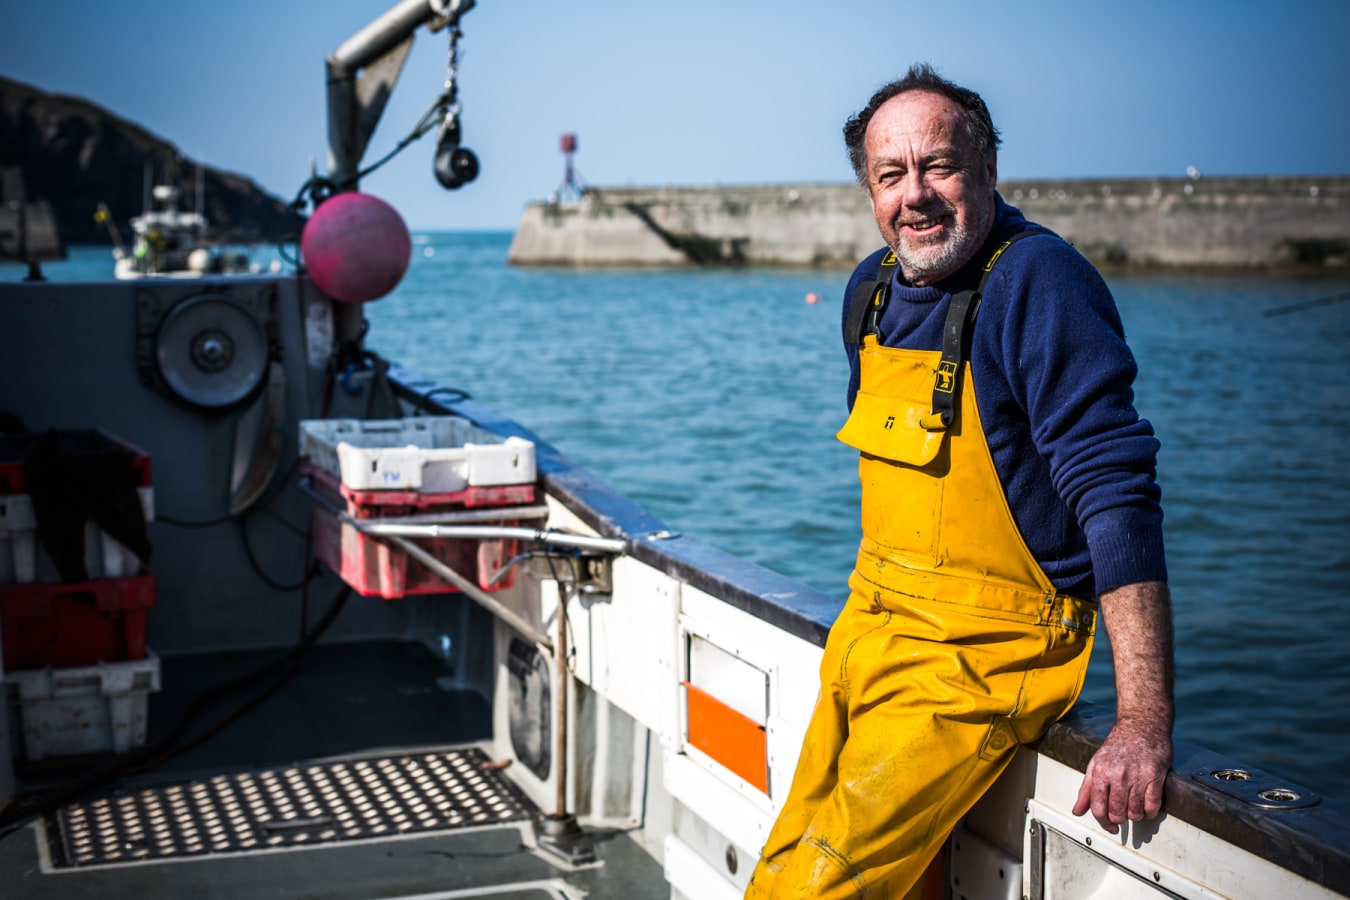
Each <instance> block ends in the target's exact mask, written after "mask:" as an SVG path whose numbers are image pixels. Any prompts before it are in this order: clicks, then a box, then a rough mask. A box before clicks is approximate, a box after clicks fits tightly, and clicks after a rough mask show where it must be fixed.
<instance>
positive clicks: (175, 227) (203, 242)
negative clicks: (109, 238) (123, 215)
mask: <svg viewBox="0 0 1350 900" xmlns="http://www.w3.org/2000/svg"><path fill="white" fill-rule="evenodd" d="M148 182H149V177H148V173H147V197H146V203H145V209H144V211H143V212H142V213H141V214H140V215H139V216H134V217H132V219H131V234H132V244H131V247H130V248H127V247H126V246H124V245H123V244H122V241H121V238H120V236H119V235H118V234H117V232H116V230H115V229H113V228H112V225H111V222H110V221H109V219H110V216H109V213H108V209H107V207H106V206H101V207H99V210H98V212H97V213H96V214H95V217H96V218H97V219H98V220H99V221H102V222H104V223H105V224H107V225H108V228H109V232H110V233H111V234H112V235H113V261H114V265H113V277H115V278H122V279H127V278H146V277H149V276H161V275H162V276H168V277H178V278H195V277H198V276H201V275H230V274H238V273H241V272H250V271H255V268H254V267H253V266H252V264H251V263H250V261H249V257H248V254H247V253H245V252H243V251H242V250H238V249H231V248H226V247H224V246H222V245H220V244H218V243H217V242H216V241H214V240H212V239H211V238H210V236H209V226H210V223H209V222H208V221H207V219H206V216H205V215H203V214H202V213H201V211H200V208H201V205H202V204H201V194H202V191H201V177H200V173H199V174H198V190H197V206H198V209H197V210H193V211H187V210H181V209H179V208H178V201H179V196H180V194H181V193H182V192H181V191H180V190H179V189H178V188H177V187H176V186H175V185H172V184H156V185H153V186H151V185H149V183H148Z"/></svg>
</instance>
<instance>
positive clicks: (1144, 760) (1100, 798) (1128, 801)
mask: <svg viewBox="0 0 1350 900" xmlns="http://www.w3.org/2000/svg"><path fill="white" fill-rule="evenodd" d="M1141 724H1142V723H1133V722H1117V723H1116V725H1115V727H1113V728H1112V729H1111V733H1110V734H1108V735H1107V736H1106V740H1105V741H1104V742H1103V743H1102V745H1101V747H1099V748H1098V749H1097V752H1096V753H1095V754H1093V756H1092V759H1091V761H1090V762H1088V767H1087V775H1086V776H1084V778H1083V786H1082V787H1080V788H1079V789H1078V802H1077V803H1075V804H1074V805H1073V814H1074V815H1075V816H1081V815H1082V814H1083V813H1085V812H1087V811H1088V809H1091V810H1092V815H1093V818H1095V819H1096V820H1097V821H1098V822H1100V823H1101V824H1102V827H1103V828H1105V829H1106V830H1107V831H1109V832H1110V833H1111V834H1115V833H1116V832H1118V831H1119V830H1120V825H1121V823H1123V822H1125V821H1126V820H1127V819H1128V820H1130V821H1134V822H1138V821H1140V820H1143V819H1153V818H1156V817H1157V815H1158V813H1159V812H1161V811H1162V800H1163V784H1164V783H1165V782H1166V781H1167V772H1168V770H1169V769H1170V768H1171V766H1172V736H1171V734H1170V733H1169V731H1168V730H1164V729H1159V728H1157V727H1156V726H1154V727H1148V726H1144V727H1141Z"/></svg>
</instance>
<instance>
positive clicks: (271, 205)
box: [0, 78, 301, 244]
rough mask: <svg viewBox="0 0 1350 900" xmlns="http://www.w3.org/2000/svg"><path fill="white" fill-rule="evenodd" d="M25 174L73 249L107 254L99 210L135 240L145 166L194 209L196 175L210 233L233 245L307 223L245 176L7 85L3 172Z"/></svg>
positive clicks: (77, 105)
mask: <svg viewBox="0 0 1350 900" xmlns="http://www.w3.org/2000/svg"><path fill="white" fill-rule="evenodd" d="M6 166H15V167H18V168H19V169H21V170H22V173H23V181H24V191H25V193H26V195H27V198H28V199H29V200H36V201H43V200H45V201H46V202H47V203H48V204H49V205H50V208H51V210H52V212H53V214H54V215H55V219H56V222H57V226H58V228H59V229H60V233H61V237H62V238H63V239H64V240H65V242H66V243H70V244H99V243H101V244H106V243H109V241H110V239H109V236H108V232H107V229H106V227H105V226H104V225H102V224H99V223H97V222H95V221H94V212H95V210H97V208H98V206H99V204H100V203H103V204H106V205H107V206H108V210H109V212H110V213H111V214H112V221H113V222H114V223H115V224H117V225H118V227H119V228H121V229H122V231H123V237H124V239H125V238H129V237H130V227H129V226H128V225H127V222H128V221H129V220H130V219H131V217H132V216H134V215H137V214H139V213H140V212H141V211H142V209H143V207H144V193H145V190H144V184H145V173H146V170H147V166H148V167H149V170H150V171H151V172H152V177H153V178H154V180H155V183H157V184H173V185H175V186H176V187H178V189H179V191H180V192H181V196H182V197H183V198H185V200H186V203H185V204H182V206H183V208H187V209H192V208H194V206H193V204H194V201H193V198H194V197H195V196H196V183H197V177H198V175H197V172H198V168H200V170H201V177H202V181H203V196H204V200H205V203H204V209H203V210H202V212H203V213H204V214H205V216H206V218H207V220H208V221H209V222H210V223H211V226H212V230H213V231H215V232H217V234H218V236H219V237H220V238H221V239H222V240H227V241H230V242H241V243H242V242H249V241H264V240H266V241H271V240H277V239H279V238H281V237H283V236H285V235H288V234H298V233H299V229H300V225H301V220H300V218H299V217H298V216H297V215H296V214H295V213H294V212H292V211H291V209H290V208H289V207H288V206H287V205H286V203H285V202H284V201H282V200H279V199H278V198H276V197H273V196H270V195H269V194H267V193H265V192H264V191H263V190H261V189H260V188H259V187H258V186H257V185H256V184H254V183H253V182H252V181H250V180H249V179H247V178H245V177H243V176H242V175H235V174H232V173H229V172H221V171H219V170H216V169H212V168H209V167H207V166H201V167H199V166H198V164H197V163H195V162H193V161H191V160H189V159H187V158H186V157H184V156H183V155H182V153H180V152H179V150H178V148H177V147H175V146H173V144H171V143H169V142H168V141H166V140H164V139H163V138H160V137H158V136H156V135H154V134H151V133H150V132H148V131H146V130H145V129H143V128H141V127H139V126H137V125H134V124H132V123H131V122H128V121H126V120H125V119H121V118H118V117H117V116H115V115H113V114H112V113H110V112H108V111H107V110H105V109H102V108H100V107H98V106H95V105H94V104H92V103H89V102H87V101H85V100H81V99H79V98H77V97H68V96H64V95H61V94H48V93H46V92H44V91H41V90H38V89H37V88H34V87H31V86H29V85H26V84H22V83H20V82H17V81H11V80H9V79H6V78H0V167H6Z"/></svg>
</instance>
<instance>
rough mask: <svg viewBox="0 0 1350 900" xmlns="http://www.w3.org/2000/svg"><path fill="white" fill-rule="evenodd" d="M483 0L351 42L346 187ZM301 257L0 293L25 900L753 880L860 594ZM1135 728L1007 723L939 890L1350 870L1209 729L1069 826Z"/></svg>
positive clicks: (1342, 879) (1286, 785) (1340, 821)
mask: <svg viewBox="0 0 1350 900" xmlns="http://www.w3.org/2000/svg"><path fill="white" fill-rule="evenodd" d="M473 5H474V4H473V2H472V0H404V2H401V3H399V4H398V5H397V6H395V7H394V8H393V9H391V10H390V11H389V12H387V13H386V14H385V15H383V16H381V17H380V18H379V19H377V20H376V21H375V22H373V23H371V25H369V26H368V27H367V28H365V29H363V30H361V31H360V32H358V33H357V34H356V35H354V36H353V37H352V38H351V39H350V40H349V41H348V42H346V43H344V44H343V45H342V46H341V47H340V48H339V49H338V50H337V51H335V53H334V54H333V55H332V56H331V57H330V59H329V69H330V71H329V76H330V79H329V83H330V91H329V98H330V103H331V104H333V106H332V107H331V108H330V132H331V134H330V145H331V148H332V149H331V154H332V161H333V165H332V173H331V175H330V179H331V182H332V183H333V184H336V185H338V186H339V187H341V188H343V189H347V190H348V192H349V193H350V192H351V191H350V189H351V188H354V187H355V184H354V182H355V178H354V176H355V174H356V173H357V172H358V167H359V161H360V158H361V155H362V149H363V147H364V142H365V136H367V135H368V132H361V131H357V130H354V129H358V128H362V129H368V128H373V127H374V124H373V120H375V119H378V115H373V116H372V115H369V114H368V111H369V109H370V108H372V107H371V105H372V104H375V105H378V104H382V102H383V98H384V97H385V96H387V94H388V88H389V87H391V86H392V81H388V80H386V82H384V83H378V84H377V83H376V82H366V79H367V78H384V79H389V77H390V76H389V73H390V72H391V70H392V71H393V73H394V74H393V78H396V77H397V69H398V68H399V66H398V65H397V63H398V62H400V61H401V55H402V54H406V52H407V49H408V45H409V43H410V41H411V38H412V35H413V34H414V32H415V31H416V30H417V29H420V28H423V27H432V28H436V27H450V28H454V27H456V23H457V21H458V18H459V17H460V16H462V15H463V14H464V13H466V12H467V11H469V10H470V9H471V8H472V6H473ZM390 59H393V60H394V62H395V64H394V65H392V66H391V65H389V60H390ZM367 67H372V68H376V69H378V73H379V74H368V75H366V76H365V77H363V78H362V79H361V80H360V81H359V82H358V80H357V79H356V77H355V74H356V73H357V72H358V71H362V70H365V69H366V68H367ZM358 85H361V86H360V87H358ZM448 110H449V107H447V111H448ZM442 136H443V141H442V144H441V147H440V148H439V149H438V156H441V155H445V156H446V166H444V167H438V170H439V169H442V168H443V169H444V170H445V171H446V172H448V173H449V174H450V175H456V173H458V174H459V175H463V173H464V171H465V170H464V169H463V168H462V167H460V168H458V169H456V168H455V167H454V166H453V165H451V164H450V163H449V154H451V153H453V151H454V150H456V149H460V148H458V147H457V141H455V140H450V139H447V138H455V137H457V135H455V134H454V133H453V131H452V130H451V129H445V128H443V129H442ZM442 151H443V153H442ZM442 180H443V182H444V181H445V180H453V178H448V179H442ZM337 196H341V195H337ZM332 202H333V201H332V200H331V199H330V200H328V201H326V202H325V204H324V206H326V205H327V204H328V203H332ZM324 206H320V207H319V210H322V209H323V208H324ZM330 208H331V207H330ZM317 218H318V212H317V211H316V214H315V217H312V218H311V224H313V222H314V220H315V219H317ZM363 243H364V244H366V245H369V244H371V243H378V242H373V241H363ZM306 261H307V263H310V264H311V265H310V271H309V272H307V273H301V274H298V275H297V274H290V275H285V276H281V275H271V274H253V275H235V276H230V277H215V276H213V275H209V274H208V275H203V276H201V277H200V278H195V279H169V278H166V279H138V280H134V281H132V280H116V279H114V280H109V281H106V282H97V283H93V282H90V283H44V282H28V283H22V284H6V285H3V286H0V316H2V317H3V322H4V323H5V332H6V334H7V336H8V338H9V349H8V350H7V352H6V354H4V357H3V360H2V361H0V384H2V385H3V386H4V387H3V397H4V401H3V403H0V410H3V411H4V412H5V413H7V414H8V415H7V416H6V417H5V419H6V421H5V422H4V423H2V424H3V425H4V429H3V430H4V431H5V433H6V437H5V438H4V441H3V443H0V447H3V448H4V451H5V452H4V453H3V454H0V495H3V496H0V615H3V619H2V620H0V636H2V637H3V639H4V643H3V651H4V657H5V659H4V667H5V684H6V689H7V694H8V711H9V716H8V717H7V718H6V717H0V726H3V727H4V728H5V729H7V731H8V734H5V732H4V731H3V730H0V799H3V800H5V801H6V805H5V806H4V807H3V809H2V810H0V835H3V836H0V873H3V883H4V895H5V897H7V898H15V900H20V898H36V897H95V896H97V897H120V896H143V897H173V898H178V897H184V896H192V895H195V896H203V897H207V896H210V897H253V896H281V897H337V898H342V897H353V898H355V897H362V898H369V897H408V898H411V897H418V898H488V897H501V898H506V897H509V898H520V900H536V898H538V900H544V898H552V900H581V898H592V900H617V898H625V900H632V898H637V900H642V898H657V897H660V898H673V900H677V898H684V900H723V898H727V900H730V898H735V897H738V896H740V895H741V894H742V892H743V891H744V888H745V885H746V883H747V881H748V879H749V876H750V872H751V870H752V869H753V867H754V863H755V861H756V858H757V854H758V850H759V848H760V846H761V844H762V842H763V841H764V839H765V837H766V835H767V831H768V828H769V826H770V825H771V823H772V821H773V817H774V813H775V810H776V809H777V808H778V806H779V805H780V804H781V803H782V801H783V798H784V796H785V794H786V792H787V789H788V787H789V785H790V783H791V778H792V773H793V768H794V764H795V761H796V759H797V756H798V753H799V749H800V746H801V742H802V739H803V735H804V733H805V730H806V724H807V721H808V717H809V715H810V712H811V708H812V705H813V703H814V700H815V696H816V692H817V674H816V673H817V667H818V664H819V661H820V657H821V650H822V646H823V643H824V640H825V636H826V634H827V632H828V630H829V627H830V624H831V622H832V621H833V619H834V617H835V615H836V614H837V612H838V610H839V607H840V605H841V603H840V601H839V599H838V598H835V597H832V596H828V595H826V594H823V593H821V592H819V591H816V590H813V589H812V588H809V587H807V586H805V585H803V584H801V583H798V582H796V581H793V580H792V579H789V578H787V577H785V576H783V575H780V574H777V573H775V572H772V571H769V570H766V569H764V568H762V567H759V566H757V565H755V564H753V563H750V562H747V561H745V560H742V559H739V558H736V557H734V556H731V555H729V554H727V553H724V552H722V551H720V550H718V549H717V548H715V547H713V546H710V545H708V544H706V543H704V542H701V541H699V540H697V539H695V538H693V537H691V536H687V535H682V534H681V533H679V532H678V531H677V530H676V529H675V528H674V527H672V526H671V525H669V524H667V523H665V522H662V521H660V520H659V519H657V518H656V517H654V516H653V515H651V514H650V513H649V512H647V511H646V510H644V509H642V508H641V507H639V506H638V505H636V504H635V503H633V502H632V501H630V500H629V499H627V498H626V497H624V496H623V495H621V494H620V493H618V492H617V491H615V490H614V489H612V488H611V487H610V486H609V485H607V484H606V483H605V482H604V481H603V480H602V479H601V478H599V477H597V475H595V474H593V473H591V472H589V471H587V470H586V469H585V468H583V467H581V466H579V465H577V464H576V463H574V462H573V461H572V460H570V459H569V458H568V457H567V456H566V455H565V453H564V451H563V450H562V449H560V448H558V447H555V446H553V445H552V444H550V443H549V442H546V441H544V440H542V439H541V438H540V437H539V436H537V435H535V434H534V433H532V432H531V431H530V430H529V429H528V427H527V425H526V424H522V423H519V422H516V421H514V420H513V419H512V418H510V417H509V415H508V414H505V413H503V412H499V411H497V410H494V409H490V408H487V407H485V406H484V405H482V404H479V403H478V402H476V401H474V400H472V399H470V398H467V397H465V396H463V394H462V393H461V392H458V391H455V390H453V389H450V388H446V387H443V386H441V385H439V384H437V383H435V382H432V381H429V380H427V379H425V378H423V377H421V376H419V375H418V374H417V373H416V372H413V371H410V370H408V369H405V368H403V367H401V366H400V365H399V364H398V363H397V361H393V360H389V359H386V358H384V357H382V356H381V355H380V354H379V353H378V348H377V347H374V346H367V345H366V343H365V333H364V328H363V327H362V321H361V318H362V317H361V306H360V305H359V303H354V302H350V300H342V299H334V295H335V294H341V293H343V289H344V288H345V287H346V285H343V284H337V285H329V286H327V287H326V286H325V283H324V281H325V279H324V277H321V275H320V272H319V271H318V269H317V268H316V267H315V266H314V265H313V264H312V263H313V260H312V259H311V258H310V255H309V254H306ZM44 495H45V497H44ZM53 498H55V499H53ZM728 502H734V500H731V499H728ZM52 508H55V509H56V511H57V512H56V515H55V516H54V517H47V516H44V512H43V510H44V509H52ZM63 513H64V515H63ZM137 523H140V524H139V526H138V525H137ZM53 533H55V534H56V535H58V539H56V540H54V541H53V540H49V539H48V537H46V536H44V535H51V534H53ZM147 557H148V558H147ZM1110 724H1111V715H1110V712H1109V711H1108V710H1105V709H1102V708H1100V707H1096V706H1093V705H1091V704H1088V703H1079V704H1078V705H1077V706H1076V707H1075V709H1074V710H1073V711H1072V712H1071V713H1070V714H1069V715H1068V716H1066V717H1065V718H1064V719H1063V720H1062V721H1060V722H1058V723H1057V724H1055V725H1054V726H1053V727H1052V728H1051V729H1050V731H1049V733H1048V734H1047V735H1046V736H1045V737H1044V738H1043V739H1042V740H1040V741H1039V742H1037V743H1036V744H1034V745H1032V746H1028V747H1025V748H1023V749H1022V750H1020V751H1019V753H1018V756H1017V757H1016V759H1015V761H1014V763H1013V764H1012V766H1011V767H1010V769H1009V770H1008V771H1007V772H1006V774H1005V775H1004V776H1003V777H1002V778H1001V780H1000V781H999V782H998V783H997V784H996V785H995V786H994V788H993V789H992V790H991V791H990V792H989V793H988V794H987V795H986V796H985V797H984V798H983V799H981V801H980V802H979V803H978V804H977V805H976V806H975V808H974V809H973V810H972V811H971V812H970V813H969V815H967V816H966V817H965V818H964V819H963V820H962V822H961V823H960V825H959V826H958V828H957V829H956V831H955V832H954V833H953V834H952V835H951V836H950V838H949V839H948V840H947V842H946V845H945V848H944V852H943V853H942V854H941V855H940V856H939V857H938V859H937V860H935V861H934V864H933V867H932V868H931V870H930V878H929V879H928V880H927V882H926V889H927V890H929V891H930V892H931V893H929V894H928V895H927V896H932V897H944V898H965V900H993V898H1019V897H1022V898H1036V900H1056V898H1058V900H1066V898H1175V897H1184V898H1197V900H1198V898H1216V897H1242V898H1295V897H1297V898H1332V897H1345V896H1350V816H1347V813H1346V810H1345V808H1344V807H1342V806H1341V805H1339V804H1337V803H1335V802H1333V801H1331V800H1330V799H1327V798H1323V797H1320V796H1319V795H1318V794H1317V793H1316V792H1315V791H1314V790H1312V789H1310V788H1308V787H1306V786H1303V785H1298V784H1294V783H1290V782H1288V781H1286V780H1282V779H1280V778H1278V777H1276V776H1274V775H1271V774H1268V773H1266V772H1263V771H1262V770H1260V769H1258V768H1256V767H1252V766H1247V765H1244V764H1242V763H1241V762H1240V761H1237V760H1232V759H1228V758H1226V757H1223V756H1221V755H1219V754H1217V753H1214V752H1211V751H1209V750H1207V749H1205V748H1203V747H1200V746H1196V745H1192V744H1188V743H1184V742H1180V741H1178V742H1177V745H1176V762H1175V764H1174V767H1173V771H1172V772H1171V774H1170V776H1169V779H1168V782H1167V786H1166V797H1165V810H1164V814H1163V815H1162V817H1161V818H1159V819H1158V820H1156V821H1153V822H1148V823H1131V824H1129V825H1128V826H1126V827H1124V828H1122V830H1121V832H1120V833H1119V834H1115V835H1113V834H1110V833H1108V832H1106V831H1105V830H1103V829H1102V828H1101V827H1100V826H1099V825H1098V824H1097V823H1096V822H1095V821H1094V820H1092V819H1091V817H1083V818H1080V817H1075V816H1073V815H1072V813H1071V809H1072V806H1073V803H1074V799H1075V797H1076V793H1077V789H1078V784H1079V782H1080V781H1081V779H1082V775H1083V771H1084V769H1085V767H1086V765H1087V762H1088V760H1089V759H1090V757H1091V755H1092V753H1093V752H1094V751H1095V749H1096V748H1097V747H1098V746H1099V745H1100V742H1101V741H1102V739H1103V738H1104V736H1105V734H1106V732H1107V730H1108V729H1109V727H1110Z"/></svg>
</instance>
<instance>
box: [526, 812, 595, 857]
mask: <svg viewBox="0 0 1350 900" xmlns="http://www.w3.org/2000/svg"><path fill="white" fill-rule="evenodd" d="M534 836H535V839H536V840H538V842H539V848H540V849H541V850H547V851H548V852H549V853H551V854H553V855H554V856H556V857H558V858H559V859H561V860H562V861H563V862H565V863H567V864H568V865H572V866H584V865H586V864H587V863H593V862H596V861H597V860H598V859H599V857H597V856H596V855H595V841H594V840H592V839H591V836H590V835H589V834H587V833H586V832H584V831H582V830H581V826H580V825H578V824H577V817H576V816H574V815H572V814H571V813H564V814H563V815H552V816H541V817H540V818H538V819H535V820H534Z"/></svg>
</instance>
